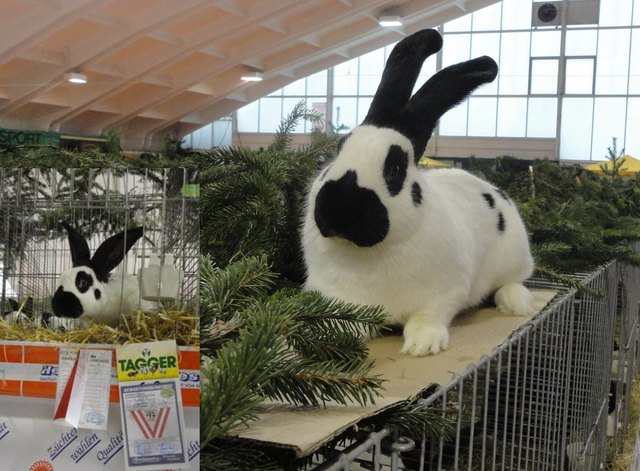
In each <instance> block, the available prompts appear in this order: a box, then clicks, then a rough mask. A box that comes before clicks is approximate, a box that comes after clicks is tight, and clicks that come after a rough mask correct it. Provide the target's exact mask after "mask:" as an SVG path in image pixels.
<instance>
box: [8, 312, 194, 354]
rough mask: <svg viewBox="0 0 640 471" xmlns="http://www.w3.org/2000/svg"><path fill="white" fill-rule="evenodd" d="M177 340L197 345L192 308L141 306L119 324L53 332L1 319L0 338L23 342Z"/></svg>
mask: <svg viewBox="0 0 640 471" xmlns="http://www.w3.org/2000/svg"><path fill="white" fill-rule="evenodd" d="M174 338H175V339H176V342H177V344H178V345H181V346H199V344H200V323H199V317H198V315H197V314H196V313H195V312H194V311H193V310H183V309H173V308H163V309H160V310H159V311H153V312H145V311H143V310H142V309H140V310H137V311H134V312H132V313H129V314H126V315H123V316H122V320H121V322H120V325H119V326H117V327H110V326H108V325H103V324H96V323H88V324H87V325H86V326H83V327H79V328H77V329H72V330H68V331H56V330H51V329H47V328H45V327H37V328H36V327H33V326H24V325H22V324H20V323H11V324H8V323H7V322H5V321H4V320H2V319H0V339H2V340H17V341H25V342H46V343H52V342H63V343H77V344H87V343H100V344H118V345H121V344H124V343H135V342H152V341H155V340H168V339H174Z"/></svg>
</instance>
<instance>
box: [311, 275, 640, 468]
mask: <svg viewBox="0 0 640 471" xmlns="http://www.w3.org/2000/svg"><path fill="white" fill-rule="evenodd" d="M576 277H577V278H579V279H581V280H582V281H583V282H584V283H585V284H586V285H587V286H588V288H589V290H588V291H580V292H578V291H576V290H575V289H566V288H563V287H562V286H558V285H554V284H553V283H549V282H544V281H541V280H538V281H533V282H531V284H530V287H534V288H535V287H539V288H549V287H551V288H554V289H556V290H558V292H559V294H558V295H557V296H556V297H555V298H554V300H553V301H552V302H551V303H550V304H549V305H548V306H547V307H546V308H545V309H544V310H543V311H542V312H541V313H539V314H538V315H537V316H536V317H535V318H534V319H532V320H531V321H530V322H528V323H527V324H525V325H523V326H522V327H521V328H520V329H518V330H517V331H515V332H513V333H512V335H511V336H510V338H509V339H508V340H507V341H506V342H504V343H503V344H502V345H500V346H498V347H496V348H495V349H494V350H493V351H492V352H491V354H489V355H488V356H486V357H484V358H483V359H482V360H481V361H480V362H479V363H478V364H474V365H470V366H469V367H468V368H467V370H466V371H465V372H463V373H462V374H460V375H455V376H453V378H452V380H451V381H450V382H449V383H448V384H446V385H439V386H437V387H434V388H431V389H430V390H429V391H428V392H427V393H425V394H424V395H423V399H422V400H421V402H422V404H423V405H424V406H425V407H431V408H436V409H437V410H439V411H441V413H442V414H443V415H444V416H446V417H448V418H449V419H451V421H452V422H453V423H454V424H455V434H454V435H453V436H452V437H451V438H449V439H442V438H440V439H433V440H431V439H429V438H426V437H423V438H422V439H419V440H410V439H406V438H403V437H397V436H393V434H391V433H390V432H389V431H388V430H381V431H378V432H375V433H372V434H369V435H368V436H366V437H363V438H362V439H361V440H359V441H356V442H352V443H347V444H346V445H345V448H344V450H342V451H341V452H340V453H339V454H338V456H331V457H330V458H327V459H324V458H322V455H320V460H321V462H322V464H320V465H319V466H316V468H315V469H318V470H320V469H321V470H352V469H371V470H380V469H392V470H401V469H402V470H405V469H406V470H454V469H455V470H461V469H465V470H495V469H500V470H550V471H558V470H559V471H564V470H567V471H577V470H581V471H582V470H585V471H586V470H597V469H605V466H606V463H607V461H608V460H610V459H611V458H612V456H613V455H614V454H615V453H617V452H620V451H621V449H622V444H623V436H624V433H625V432H626V431H627V428H628V426H629V421H630V408H631V404H630V403H631V383H632V380H633V377H634V372H635V371H636V368H637V365H636V362H637V358H638V306H639V304H638V303H639V301H640V269H638V268H634V267H631V266H628V265H625V264H622V263H618V262H611V263H610V264H608V265H606V266H604V267H602V268H600V269H598V270H597V271H595V272H593V273H591V274H588V275H585V274H583V275H577V276H576ZM316 464H317V461H316Z"/></svg>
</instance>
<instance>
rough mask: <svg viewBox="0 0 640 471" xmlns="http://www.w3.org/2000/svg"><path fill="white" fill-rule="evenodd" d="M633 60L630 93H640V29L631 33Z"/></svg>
mask: <svg viewBox="0 0 640 471" xmlns="http://www.w3.org/2000/svg"><path fill="white" fill-rule="evenodd" d="M638 10H640V0H638ZM631 57H633V58H635V60H632V61H631V66H630V67H629V94H631V95H640V60H638V59H637V58H638V57H640V30H637V29H634V30H633V33H632V35H631Z"/></svg>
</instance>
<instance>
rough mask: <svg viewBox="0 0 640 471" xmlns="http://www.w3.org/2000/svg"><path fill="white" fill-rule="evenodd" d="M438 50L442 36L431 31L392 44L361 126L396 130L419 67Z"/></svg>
mask: <svg viewBox="0 0 640 471" xmlns="http://www.w3.org/2000/svg"><path fill="white" fill-rule="evenodd" d="M441 47H442V36H440V34H439V33H438V32H437V31H436V30H433V29H423V30H421V31H418V32H417V33H414V34H412V35H410V36H407V37H406V38H404V39H403V40H401V41H400V42H399V43H398V44H396V45H395V47H394V48H393V50H392V51H391V54H389V58H388V59H387V63H386V65H385V67H384V72H383V73H382V79H381V80H380V85H378V89H377V90H376V94H375V96H374V97H373V101H372V102H371V107H370V108H369V112H368V113H367V117H366V118H365V119H364V121H363V122H362V124H371V125H374V126H378V127H386V128H396V123H397V122H398V120H399V119H400V114H401V113H402V110H403V109H404V106H405V105H406V104H407V102H408V101H409V98H410V97H411V92H412V91H413V87H414V85H415V84H416V80H417V79H418V74H420V69H421V68H422V63H423V62H424V61H425V60H426V58H427V57H429V56H430V55H432V54H434V53H436V52H438V51H439V50H440V48H441Z"/></svg>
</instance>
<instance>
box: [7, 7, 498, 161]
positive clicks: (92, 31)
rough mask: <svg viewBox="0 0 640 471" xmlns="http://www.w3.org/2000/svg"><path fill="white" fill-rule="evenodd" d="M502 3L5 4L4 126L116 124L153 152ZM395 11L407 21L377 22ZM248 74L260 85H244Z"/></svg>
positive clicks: (132, 144)
mask: <svg viewBox="0 0 640 471" xmlns="http://www.w3.org/2000/svg"><path fill="white" fill-rule="evenodd" d="M496 1H497V0H449V1H443V0H47V1H44V0H0V11H1V12H2V14H1V15H0V127H6V128H15V129H41V130H51V131H57V132H61V133H78V134H88V135H99V134H101V133H103V132H104V131H105V130H107V129H119V130H120V131H121V133H122V138H123V144H124V145H125V147H127V148H143V147H146V148H149V147H154V146H155V145H157V143H158V142H159V141H160V140H161V138H162V136H163V135H164V134H166V133H168V132H172V133H175V134H176V135H178V136H180V137H182V136H184V135H186V134H188V133H190V132H192V131H194V130H195V129H198V128H200V127H202V126H204V125H206V124H208V123H210V122H212V121H214V120H215V119H217V118H219V117H222V116H225V115H227V114H229V113H231V112H232V111H234V110H236V109H238V108H240V107H242V106H244V105H245V104H247V103H250V102H251V101H254V100H256V99H258V98H260V97H261V96H264V95H267V94H269V93H271V92H272V91H274V90H277V89H279V88H281V87H283V86H285V85H287V84H289V83H291V82H293V81H295V80H297V79H299V78H302V77H306V76H308V75H310V74H313V73H316V72H319V71H321V70H324V69H326V68H328V67H330V66H333V65H336V64H338V63H341V62H344V61H346V60H349V59H351V58H353V57H357V56H360V55H362V54H365V53H367V52H370V51H372V50H375V49H377V48H380V47H382V46H385V45H387V44H390V43H393V42H396V41H398V40H399V39H401V38H402V37H403V36H404V35H406V34H410V33H413V32H414V31H417V30H419V29H422V28H425V27H432V26H436V25H439V24H442V23H443V22H446V21H449V20H451V19H454V18H457V17H459V16H462V15H465V14H467V13H469V12H471V11H474V10H477V9H479V8H482V7H484V6H487V5H490V4H492V3H495V2H496ZM387 13H390V14H394V15H398V16H400V17H402V18H403V20H404V25H403V26H402V27H397V28H382V27H381V26H379V25H378V23H377V18H378V16H379V15H381V14H387ZM248 68H253V69H260V70H262V71H263V72H264V80H263V81H262V82H252V83H246V82H243V81H242V80H240V76H241V75H242V73H244V72H245V71H246V70H247V69H248ZM69 72H79V73H82V74H84V75H86V76H87V78H88V83H86V84H83V85H79V84H72V83H69V82H67V80H66V78H65V77H66V76H65V74H67V73H69Z"/></svg>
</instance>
